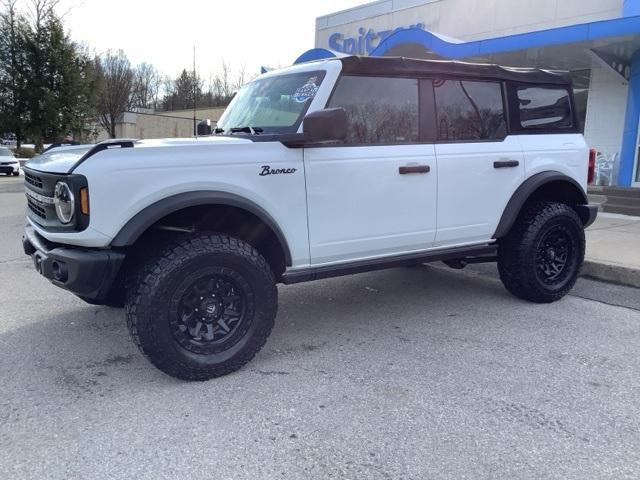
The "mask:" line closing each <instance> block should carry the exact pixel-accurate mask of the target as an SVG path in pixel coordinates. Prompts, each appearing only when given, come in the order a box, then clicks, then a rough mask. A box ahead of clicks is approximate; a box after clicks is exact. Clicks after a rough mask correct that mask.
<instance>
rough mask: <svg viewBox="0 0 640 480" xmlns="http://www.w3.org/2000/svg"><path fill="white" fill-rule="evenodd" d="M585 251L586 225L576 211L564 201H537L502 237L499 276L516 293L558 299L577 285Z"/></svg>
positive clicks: (543, 299)
mask: <svg viewBox="0 0 640 480" xmlns="http://www.w3.org/2000/svg"><path fill="white" fill-rule="evenodd" d="M584 251H585V238H584V228H583V226H582V222H581V220H580V217H578V215H577V214H576V212H575V211H574V210H573V209H572V208H571V207H570V206H569V205H565V204H562V203H555V202H536V203H533V204H532V205H530V206H528V207H527V208H526V209H525V210H524V211H523V213H522V214H521V215H520V216H519V218H518V220H517V221H516V223H515V225H514V226H513V228H512V229H511V231H510V232H509V234H508V235H507V236H506V237H505V238H502V239H501V240H500V244H499V248H498V272H499V273H500V279H501V280H502V283H503V284H504V286H505V288H506V289H507V290H508V291H509V292H511V293H512V294H513V295H515V296H516V297H519V298H522V299H524V300H528V301H530V302H536V303H551V302H555V301H556V300H559V299H561V298H562V297H564V296H565V295H566V294H567V293H569V291H570V290H571V289H572V288H573V286H574V285H575V283H576V279H577V278H578V274H579V272H580V268H581V267H582V262H583V260H584Z"/></svg>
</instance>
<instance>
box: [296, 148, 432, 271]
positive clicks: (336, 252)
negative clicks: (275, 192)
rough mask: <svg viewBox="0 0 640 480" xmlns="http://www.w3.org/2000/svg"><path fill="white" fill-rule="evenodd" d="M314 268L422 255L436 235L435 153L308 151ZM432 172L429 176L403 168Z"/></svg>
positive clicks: (428, 150)
mask: <svg viewBox="0 0 640 480" xmlns="http://www.w3.org/2000/svg"><path fill="white" fill-rule="evenodd" d="M304 162H305V170H306V179H307V198H308V218H309V244H310V253H311V263H312V264H320V263H328V262H335V261H343V260H355V259H359V258H366V257H371V256H378V255H385V254H392V253H403V252H407V251H415V250H424V249H427V248H429V247H431V246H432V245H433V241H434V238H435V230H436V216H435V215H436V192H437V189H436V187H437V165H436V159H435V152H434V146H433V145H392V146H353V147H321V148H307V149H305V153H304ZM424 165H428V166H429V168H430V171H429V172H428V173H411V174H406V175H401V174H400V171H399V170H400V167H404V166H424Z"/></svg>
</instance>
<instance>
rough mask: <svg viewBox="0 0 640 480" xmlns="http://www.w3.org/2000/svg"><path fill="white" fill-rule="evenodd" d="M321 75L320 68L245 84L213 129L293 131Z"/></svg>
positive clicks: (318, 85)
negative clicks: (314, 70)
mask: <svg viewBox="0 0 640 480" xmlns="http://www.w3.org/2000/svg"><path fill="white" fill-rule="evenodd" d="M324 74H325V72H324V71H317V72H304V73H293V74H289V75H279V76H274V77H267V78H263V79H259V80H256V81H254V82H251V83H248V84H247V85H245V86H244V87H242V88H241V89H240V91H239V92H238V93H237V94H236V96H235V97H234V99H233V100H232V101H231V103H230V104H229V106H228V107H227V109H226V110H225V112H224V114H223V115H222V117H221V118H220V121H219V122H218V125H217V129H218V130H217V131H218V132H220V133H230V132H231V129H246V131H247V132H248V133H295V132H296V131H297V130H298V127H299V126H300V123H301V122H302V118H303V116H304V114H305V113H306V112H307V109H308V108H309V105H310V104H311V101H312V100H313V98H314V97H315V95H316V93H317V92H318V89H319V87H320V85H321V84H322V80H323V79H324ZM247 127H251V128H250V129H249V128H247ZM237 131H239V130H237Z"/></svg>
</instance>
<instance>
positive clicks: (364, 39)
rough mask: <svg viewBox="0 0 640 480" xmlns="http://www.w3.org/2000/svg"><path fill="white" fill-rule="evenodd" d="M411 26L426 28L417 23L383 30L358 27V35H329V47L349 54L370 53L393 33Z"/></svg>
mask: <svg viewBox="0 0 640 480" xmlns="http://www.w3.org/2000/svg"><path fill="white" fill-rule="evenodd" d="M409 28H419V29H422V30H424V24H422V23H416V24H415V25H409V26H408V27H398V28H396V29H394V30H383V31H381V32H376V31H375V30H374V29H372V28H364V27H360V28H358V36H357V37H346V38H345V36H344V35H343V34H342V33H333V34H331V36H330V37H329V48H330V49H331V50H334V51H336V52H341V53H346V54H349V55H370V54H371V52H373V50H374V49H375V48H376V47H377V46H378V45H380V43H382V42H384V41H385V40H386V39H387V37H389V36H390V35H391V34H393V33H396V32H397V31H399V30H406V29H409Z"/></svg>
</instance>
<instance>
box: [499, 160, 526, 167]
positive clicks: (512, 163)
mask: <svg viewBox="0 0 640 480" xmlns="http://www.w3.org/2000/svg"><path fill="white" fill-rule="evenodd" d="M518 165H520V162H519V161H518V160H499V161H497V162H493V168H513V167H517V166H518Z"/></svg>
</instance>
